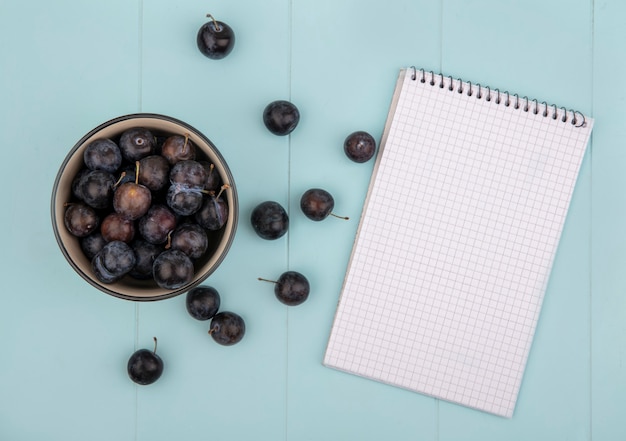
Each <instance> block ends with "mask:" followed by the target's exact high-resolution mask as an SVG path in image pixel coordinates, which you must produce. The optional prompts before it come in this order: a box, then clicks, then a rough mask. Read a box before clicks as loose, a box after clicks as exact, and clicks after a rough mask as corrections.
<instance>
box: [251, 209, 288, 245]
mask: <svg viewBox="0 0 626 441" xmlns="http://www.w3.org/2000/svg"><path fill="white" fill-rule="evenodd" d="M250 222H251V223H252V229H253V230H254V231H255V232H256V234H258V235H259V237H261V238H263V239H267V240H274V239H278V238H279V237H282V236H284V235H285V233H287V230H288V229H289V216H288V215H287V212H286V211H285V209H284V208H283V207H282V205H280V204H279V203H278V202H274V201H265V202H261V203H260V204H259V205H257V206H256V207H255V208H254V210H252V214H251V215H250Z"/></svg>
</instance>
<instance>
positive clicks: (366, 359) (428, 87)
mask: <svg viewBox="0 0 626 441" xmlns="http://www.w3.org/2000/svg"><path fill="white" fill-rule="evenodd" d="M592 125H593V120H592V119H591V118H589V117H587V116H584V115H583V114H581V113H579V112H576V111H571V110H567V109H565V108H559V107H557V106H555V105H549V104H547V103H545V102H538V101H537V100H529V99H528V98H526V97H519V96H518V95H513V94H510V93H508V92H501V91H500V90H498V89H490V88H488V87H485V86H480V85H478V84H472V83H470V82H467V81H462V80H460V79H454V78H452V77H447V76H444V75H441V74H434V73H432V72H425V71H424V70H416V69H415V68H409V69H403V70H401V72H400V76H399V79H398V82H397V85H396V89H395V93H394V95H393V99H392V103H391V108H390V111H389V116H388V119H387V123H386V126H385V130H384V132H383V137H382V140H381V145H380V150H379V153H378V156H377V159H376V164H375V167H374V171H373V175H372V179H371V182H370V186H369V190H368V196H367V199H366V203H365V206H364V209H363V213H362V215H361V220H360V224H359V229H358V232H357V236H356V240H355V243H354V246H353V251H352V255H351V257H350V261H349V264H348V268H347V272H346V276H345V280H344V284H343V288H342V291H341V295H340V298H339V303H338V306H337V311H336V315H335V318H334V321H333V325H332V328H331V332H330V338H329V341H328V345H327V348H326V353H325V355H324V365H326V366H328V367H331V368H335V369H339V370H342V371H346V372H349V373H352V374H356V375H359V376H362V377H366V378H369V379H372V380H377V381H380V382H384V383H388V384H391V385H394V386H398V387H401V388H405V389H409V390H412V391H415V392H419V393H422V394H425V395H429V396H432V397H436V398H439V399H442V400H446V401H450V402H454V403H457V404H461V405H465V406H469V407H472V408H475V409H479V410H482V411H485V412H489V413H493V414H497V415H500V416H504V417H511V416H512V415H513V411H514V408H515V403H516V400H517V396H518V392H519V389H520V384H521V382H522V376H523V372H524V368H525V365H526V361H527V359H528V354H529V351H530V347H531V343H532V339H533V335H534V333H535V328H536V325H537V320H538V317H539V312H540V308H541V304H542V300H543V297H544V293H545V290H546V286H547V282H548V278H549V275H550V270H551V267H552V263H553V260H554V257H555V254H556V250H557V245H558V242H559V238H560V235H561V232H562V229H563V225H564V222H565V218H566V214H567V210H568V206H569V204H570V200H571V197H572V193H573V190H574V186H575V183H576V179H577V176H578V172H579V169H580V165H581V162H582V159H583V156H584V153H585V150H586V146H587V144H588V141H589V136H590V134H591V129H592Z"/></svg>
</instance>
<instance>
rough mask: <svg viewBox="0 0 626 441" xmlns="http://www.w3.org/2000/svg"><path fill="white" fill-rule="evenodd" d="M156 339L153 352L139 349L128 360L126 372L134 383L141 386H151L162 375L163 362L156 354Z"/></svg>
mask: <svg viewBox="0 0 626 441" xmlns="http://www.w3.org/2000/svg"><path fill="white" fill-rule="evenodd" d="M156 350H157V339H156V337H154V350H153V351H149V350H148V349H139V350H138V351H135V352H134V353H133V355H131V356H130V358H129V359H128V364H127V366H126V370H127V372H128V376H129V377H130V379H131V380H133V381H134V382H135V383H137V384H140V385H142V386H145V385H148V384H152V383H154V382H155V381H157V380H158V379H159V378H160V377H161V375H162V374H163V360H162V359H161V357H159V356H158V355H157V353H156Z"/></svg>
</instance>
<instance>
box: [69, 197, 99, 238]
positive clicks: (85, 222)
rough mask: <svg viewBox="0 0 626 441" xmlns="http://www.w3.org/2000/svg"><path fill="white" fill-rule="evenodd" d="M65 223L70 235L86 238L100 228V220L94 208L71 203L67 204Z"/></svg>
mask: <svg viewBox="0 0 626 441" xmlns="http://www.w3.org/2000/svg"><path fill="white" fill-rule="evenodd" d="M64 222H65V228H67V231H69V232H70V234H72V235H73V236H76V237H85V236H88V235H90V234H91V233H93V232H94V231H95V230H96V229H97V228H98V226H99V225H100V218H99V217H98V215H97V214H96V212H95V210H94V209H93V208H91V207H89V206H87V205H85V204H81V203H69V204H66V208H65V216H64Z"/></svg>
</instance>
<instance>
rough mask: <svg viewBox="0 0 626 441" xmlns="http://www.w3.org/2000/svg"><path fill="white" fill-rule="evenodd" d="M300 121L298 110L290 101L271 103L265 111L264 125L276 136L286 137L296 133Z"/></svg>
mask: <svg viewBox="0 0 626 441" xmlns="http://www.w3.org/2000/svg"><path fill="white" fill-rule="evenodd" d="M299 121H300V112H299V111H298V108H297V107H296V106H294V105H293V104H292V103H290V102H289V101H284V100H278V101H273V102H271V103H269V104H268V105H267V106H266V107H265V110H263V123H264V124H265V127H267V129H268V130H269V131H270V132H272V133H273V134H274V135H278V136H284V135H288V134H290V133H291V132H293V131H294V129H295V128H296V126H297V125H298V122H299Z"/></svg>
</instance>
